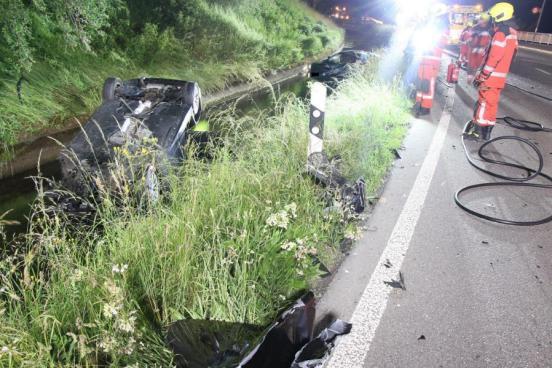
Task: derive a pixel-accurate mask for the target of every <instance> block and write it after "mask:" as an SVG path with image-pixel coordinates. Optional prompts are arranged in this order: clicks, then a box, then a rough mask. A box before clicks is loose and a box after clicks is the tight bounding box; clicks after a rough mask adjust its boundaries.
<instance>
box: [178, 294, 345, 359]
mask: <svg viewBox="0 0 552 368" xmlns="http://www.w3.org/2000/svg"><path fill="white" fill-rule="evenodd" d="M315 314H316V301H315V298H314V294H313V293H310V292H309V293H308V294H306V295H305V296H303V297H302V298H300V299H298V300H297V301H296V302H295V303H294V304H293V305H292V306H291V307H290V308H289V309H287V310H286V311H285V312H284V313H282V314H281V315H280V317H278V319H277V320H276V321H275V322H274V323H272V324H271V325H270V326H269V327H268V328H267V329H263V328H262V327H260V326H255V325H247V324H240V323H229V322H217V321H208V320H206V321H204V320H181V321H178V322H175V323H174V324H172V325H171V326H170V327H169V330H168V334H167V344H168V346H169V347H170V348H171V350H172V351H173V352H174V354H175V364H176V365H177V367H178V368H230V367H232V368H290V367H293V368H315V367H320V366H321V364H322V363H323V361H324V359H325V358H326V357H327V356H328V354H329V351H330V350H331V348H332V346H333V343H332V342H333V340H334V339H335V337H336V336H338V335H342V334H347V333H349V331H350V330H351V325H350V324H349V323H346V322H343V321H340V320H336V321H334V322H333V323H331V325H330V326H329V327H328V328H326V329H324V330H323V331H322V332H320V334H319V335H318V336H317V337H316V338H314V339H313V338H312V337H313V330H314V320H315ZM263 332H264V333H263Z"/></svg>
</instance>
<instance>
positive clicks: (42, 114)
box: [0, 0, 343, 158]
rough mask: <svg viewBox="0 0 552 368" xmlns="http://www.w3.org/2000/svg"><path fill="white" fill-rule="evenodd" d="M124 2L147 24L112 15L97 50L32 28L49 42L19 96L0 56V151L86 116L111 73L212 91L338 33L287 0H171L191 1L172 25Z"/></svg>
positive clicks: (318, 47)
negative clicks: (126, 24)
mask: <svg viewBox="0 0 552 368" xmlns="http://www.w3.org/2000/svg"><path fill="white" fill-rule="evenodd" d="M121 3H126V4H128V6H129V7H130V8H132V9H133V12H135V13H137V14H139V18H140V17H143V19H142V18H140V19H141V21H142V22H145V24H137V25H135V26H134V27H129V28H130V29H131V30H129V29H123V30H122V31H121V29H120V28H121V27H122V26H120V24H124V22H125V21H129V20H127V19H114V20H112V21H113V22H115V23H116V24H113V27H116V29H117V30H118V31H119V32H120V34H116V35H113V39H111V38H110V37H107V38H106V39H105V41H104V42H103V43H100V44H98V45H95V49H94V50H93V51H94V52H86V51H85V50H82V49H80V48H69V47H64V45H65V44H64V42H65V39H64V37H63V34H61V35H59V34H56V33H55V32H53V31H52V34H50V33H49V32H50V30H41V29H38V30H36V32H37V34H36V37H35V38H36V40H35V41H36V42H37V43H38V44H40V43H41V42H44V43H46V45H41V47H42V49H40V51H37V55H36V63H35V64H34V65H33V67H32V70H31V71H30V72H29V73H26V72H25V73H24V76H25V78H26V81H23V82H22V84H21V87H22V88H21V92H22V102H20V101H19V99H18V96H17V93H16V84H17V81H18V80H19V78H20V75H19V74H17V75H12V74H9V72H8V71H6V70H2V69H1V65H2V64H0V153H2V151H6V150H7V149H8V148H9V147H11V146H12V145H14V144H16V143H17V142H19V141H21V140H22V139H25V138H29V137H33V136H34V135H35V134H39V133H40V132H43V131H47V130H48V129H51V128H56V127H57V128H59V127H62V126H63V125H64V124H66V123H67V120H68V119H71V118H72V117H74V116H79V117H82V116H83V115H87V114H89V113H90V112H91V111H92V110H93V109H94V108H96V107H97V106H98V104H99V103H100V91H101V87H102V84H103V81H104V80H105V79H106V78H107V77H109V76H119V77H121V78H123V79H129V78H136V77H140V76H158V77H166V78H175V79H184V80H194V81H197V82H198V83H199V84H200V86H201V87H202V89H203V90H204V92H205V93H208V92H212V91H216V90H220V89H222V88H224V87H227V86H229V85H231V84H234V83H236V82H238V81H251V80H255V79H260V78H261V77H262V75H263V74H265V73H266V72H268V71H270V70H274V69H279V68H283V67H288V66H291V65H294V64H296V63H300V62H302V61H303V60H305V59H306V58H308V57H310V56H313V55H317V54H320V53H322V52H324V51H327V50H334V49H335V48H337V46H338V45H339V44H340V42H341V41H342V40H343V34H342V32H341V31H340V30H338V29H337V28H336V27H335V26H334V25H333V24H331V23H330V22H328V21H326V20H324V19H323V18H322V17H321V16H320V15H317V14H316V13H314V12H313V11H311V10H309V9H308V8H307V7H306V6H305V5H302V4H301V3H300V2H297V1H293V0H278V1H272V0H260V1H257V2H256V3H255V6H251V2H250V1H246V0H236V1H231V2H217V1H213V0H194V1H193V4H191V3H188V2H185V1H184V2H182V3H181V4H180V3H179V2H171V6H172V7H176V10H178V6H183V7H186V6H192V5H193V9H194V12H193V14H192V13H190V14H188V13H187V12H186V11H184V12H183V13H182V15H183V16H182V17H177V18H178V19H173V20H171V23H168V24H167V23H162V24H156V23H154V21H159V20H157V19H155V16H156V14H157V12H160V10H159V9H156V10H152V9H151V6H150V5H149V3H147V2H143V1H134V0H127V1H126V2H121ZM179 4H180V5H179ZM215 4H216V5H215ZM125 6H126V5H125ZM141 7H144V9H141ZM176 10H175V11H176ZM133 14H134V13H133ZM33 16H36V17H40V15H39V14H34V15H33ZM151 18H153V19H151ZM133 21H136V20H133ZM135 28H137V29H139V31H135V30H134V29H135ZM179 30H180V31H181V33H179ZM107 34H108V36H111V33H110V32H109V31H108V32H107ZM45 35H48V37H49V38H48V37H46V36H45ZM41 37H46V39H42V38H41ZM43 54H44V55H43ZM40 55H42V56H40ZM39 56H40V57H39ZM1 157H2V156H1V155H0V158H1Z"/></svg>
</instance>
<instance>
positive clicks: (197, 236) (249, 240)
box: [0, 63, 408, 367]
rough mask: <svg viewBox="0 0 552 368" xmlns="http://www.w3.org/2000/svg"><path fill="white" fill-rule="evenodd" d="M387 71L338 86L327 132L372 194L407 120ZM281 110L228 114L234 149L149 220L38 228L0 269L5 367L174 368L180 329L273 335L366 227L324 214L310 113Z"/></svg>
mask: <svg viewBox="0 0 552 368" xmlns="http://www.w3.org/2000/svg"><path fill="white" fill-rule="evenodd" d="M376 70H377V69H376V68H375V63H372V64H370V65H369V66H367V67H366V68H363V69H362V70H359V71H358V73H357V74H356V75H355V76H354V77H353V78H352V79H350V80H348V81H347V82H345V83H344V84H342V85H341V86H340V88H339V89H338V91H337V93H335V94H333V95H332V97H331V98H330V99H329V101H328V111H327V125H326V126H327V128H326V133H327V134H326V137H327V141H326V143H327V149H328V151H329V152H330V153H339V154H340V155H341V156H342V157H343V159H344V161H345V163H346V166H345V171H346V174H347V176H349V177H351V178H355V177H356V176H357V175H360V174H361V175H364V176H365V178H366V179H367V184H368V190H369V193H374V191H375V190H376V188H378V187H379V186H380V185H381V183H382V180H383V178H384V176H385V173H386V171H387V170H388V167H389V165H390V164H391V162H392V160H393V154H392V153H391V149H392V148H397V147H399V145H400V143H401V140H402V137H403V134H404V132H405V130H406V122H407V119H408V115H407V113H406V111H407V107H408V106H407V104H408V103H407V102H406V100H405V99H404V98H403V96H402V95H401V93H400V92H399V90H398V88H397V86H393V85H388V84H387V85H386V84H383V83H381V82H378V81H377V80H376V79H375V78H374V74H375V72H376ZM276 110H277V111H276V113H275V114H274V115H268V114H267V113H264V112H259V114H258V115H257V116H247V117H236V116H232V115H231V113H230V112H228V113H226V114H221V115H220V116H219V117H218V118H217V119H222V120H219V121H217V122H212V123H214V124H218V125H219V126H223V127H225V129H224V131H225V133H224V134H223V139H224V141H225V144H224V145H223V146H220V147H216V148H214V159H213V160H212V161H210V162H209V163H206V162H204V161H201V160H194V159H190V160H189V161H187V163H186V165H185V166H184V167H182V168H181V169H179V170H178V171H177V172H175V173H173V174H171V180H172V181H173V182H174V183H178V185H174V186H173V190H172V191H171V192H170V193H168V194H166V196H167V198H166V199H165V200H164V201H162V202H161V203H159V204H158V205H156V206H155V207H154V208H151V209H150V210H148V211H136V210H135V209H134V208H133V207H131V206H129V207H125V206H121V205H118V206H114V205H113V204H112V202H110V201H109V200H106V201H104V204H103V206H102V207H101V208H100V212H99V217H98V219H97V222H96V224H97V225H98V226H97V227H95V226H92V227H91V228H88V227H82V228H80V229H79V231H78V236H75V235H74V234H72V233H71V232H70V231H68V230H67V229H68V228H67V226H65V224H64V222H63V221H62V220H61V219H59V218H56V219H50V220H46V219H42V220H40V221H39V220H38V218H37V219H36V220H35V222H34V223H33V225H32V227H31V230H30V233H29V234H28V236H27V241H26V243H25V245H24V246H21V247H20V248H19V252H18V254H17V255H14V256H12V257H9V258H7V259H4V260H2V261H1V262H0V281H1V285H2V289H1V294H0V349H2V350H0V366H5V367H16V366H17V367H19V366H24V367H36V366H44V367H45V366H58V365H63V366H73V365H85V366H94V365H96V364H111V366H113V367H124V366H135V367H138V366H139V367H144V366H150V367H151V366H163V367H165V366H168V364H169V362H170V360H171V354H170V353H169V352H168V351H167V350H166V349H165V347H164V343H163V333H164V331H165V328H166V327H167V326H168V325H169V324H170V323H171V322H173V321H175V320H178V319H182V318H194V319H206V318H210V319H214V320H222V321H230V322H240V323H241V322H245V323H254V324H261V325H265V324H267V323H268V322H269V321H271V320H272V319H273V318H274V316H275V313H276V311H277V310H278V309H279V308H281V307H284V306H285V305H287V303H289V300H290V298H291V297H292V295H294V294H295V293H296V292H298V291H299V290H302V289H304V288H306V287H308V285H309V284H310V283H312V282H313V281H315V280H316V277H317V275H318V272H319V271H318V268H317V266H316V265H313V262H312V259H311V257H310V256H311V255H314V254H316V255H317V256H318V257H319V258H320V259H321V260H322V261H323V262H327V263H331V262H332V260H334V259H335V256H336V254H337V252H339V243H340V241H341V239H343V237H354V236H355V234H356V233H357V229H356V226H357V225H356V224H355V223H354V222H353V223H350V222H347V221H345V220H344V217H343V213H342V212H341V211H339V210H338V209H334V210H332V211H330V212H327V211H324V209H325V207H326V206H327V204H326V203H324V201H323V200H322V199H321V191H322V189H320V188H319V187H317V186H315V185H314V184H313V182H312V181H311V180H310V179H309V178H307V177H305V176H304V175H303V170H304V165H305V160H306V143H307V131H306V127H307V126H308V105H307V104H306V103H305V102H303V101H301V100H299V99H298V98H296V97H294V96H287V97H285V98H283V99H281V100H280V101H279V102H278V103H277V109H276ZM123 192H124V191H123ZM119 203H120V202H119ZM115 207H116V208H115ZM39 208H40V206H39ZM338 208H339V207H338ZM39 222H41V230H39V228H38V224H39ZM97 228H103V230H102V231H98V229H97Z"/></svg>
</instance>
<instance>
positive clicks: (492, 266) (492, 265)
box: [490, 262, 494, 270]
mask: <svg viewBox="0 0 552 368" xmlns="http://www.w3.org/2000/svg"><path fill="white" fill-rule="evenodd" d="M490 264H491V268H492V269H493V270H494V264H493V262H490Z"/></svg>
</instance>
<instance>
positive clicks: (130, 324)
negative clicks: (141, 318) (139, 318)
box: [115, 315, 136, 333]
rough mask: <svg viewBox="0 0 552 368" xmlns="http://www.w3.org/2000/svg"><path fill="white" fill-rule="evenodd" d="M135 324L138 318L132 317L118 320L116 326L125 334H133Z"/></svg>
mask: <svg viewBox="0 0 552 368" xmlns="http://www.w3.org/2000/svg"><path fill="white" fill-rule="evenodd" d="M135 323H136V316H134V315H130V316H129V317H128V318H121V319H119V320H117V323H116V324H115V326H116V327H117V328H118V329H119V330H121V331H123V332H126V333H133V332H134V325H135Z"/></svg>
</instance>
